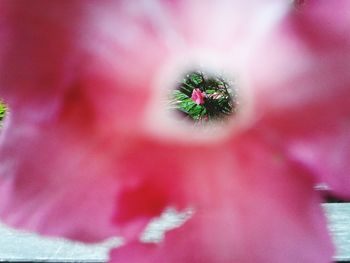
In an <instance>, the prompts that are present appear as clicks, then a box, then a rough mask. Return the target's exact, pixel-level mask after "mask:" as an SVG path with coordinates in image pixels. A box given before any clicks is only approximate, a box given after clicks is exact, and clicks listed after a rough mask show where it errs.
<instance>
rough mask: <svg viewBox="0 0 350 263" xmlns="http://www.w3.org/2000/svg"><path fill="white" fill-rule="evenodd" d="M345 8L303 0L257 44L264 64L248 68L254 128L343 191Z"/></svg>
mask: <svg viewBox="0 0 350 263" xmlns="http://www.w3.org/2000/svg"><path fill="white" fill-rule="evenodd" d="M349 8H350V4H349V2H348V1H332V2H329V1H305V3H303V4H302V5H301V6H300V7H299V8H298V9H297V10H296V11H294V12H291V14H290V16H289V18H288V19H286V20H285V22H284V23H283V24H282V25H281V27H279V28H277V29H276V30H275V32H274V34H271V38H270V39H269V40H270V41H269V42H268V43H266V45H264V46H262V47H260V49H258V51H257V53H256V55H257V56H256V57H255V58H257V60H258V61H267V63H266V64H264V65H260V64H254V65H253V66H252V69H253V70H252V71H251V76H252V82H253V83H254V84H255V86H256V87H257V89H256V92H255V93H254V96H255V99H254V103H255V105H254V107H255V111H256V112H257V113H258V114H259V124H258V126H260V128H259V129H260V131H261V132H262V133H264V134H265V137H266V138H267V140H268V141H269V142H270V143H279V144H284V145H285V148H286V151H288V152H289V154H290V157H291V158H294V159H295V160H296V161H298V162H299V163H300V164H302V165H304V167H305V168H307V169H310V171H312V172H313V174H314V176H315V178H317V181H318V182H320V183H326V184H329V186H330V187H331V188H332V190H333V191H334V192H335V193H336V194H338V195H341V196H343V197H347V198H350V180H349V179H348V174H349V172H350V166H349V165H348V162H347V161H346V160H348V158H349V156H350V144H349V143H350V141H349V140H348V139H347V136H346V134H348V132H349V124H348V123H349V121H348V116H349V115H350V89H349V87H350V74H349V72H348V69H349V68H350V37H349V34H347V33H346V32H348V31H349V30H350V23H349V14H348V11H347V10H349ZM271 43H273V45H271ZM264 98H267V99H264Z"/></svg>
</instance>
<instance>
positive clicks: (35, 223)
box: [0, 119, 119, 242]
mask: <svg viewBox="0 0 350 263" xmlns="http://www.w3.org/2000/svg"><path fill="white" fill-rule="evenodd" d="M11 121H12V123H11V124H10V127H9V129H8V130H7V131H6V132H5V134H2V135H4V136H3V138H2V142H1V143H2V144H1V151H0V156H1V157H0V158H1V160H2V161H1V164H0V173H1V177H0V195H1V196H0V215H1V217H2V219H3V220H4V222H6V223H9V224H10V225H12V226H17V227H21V228H26V229H30V230H36V231H39V232H40V233H43V234H48V235H59V236H65V237H69V238H73V239H78V240H81V241H87V242H92V241H98V240H101V239H103V238H106V237H109V236H113V235H116V233H117V230H118V229H117V226H115V224H113V221H112V217H113V214H114V213H115V200H116V198H117V197H118V196H117V193H118V192H117V191H118V187H119V185H118V182H117V181H116V177H114V169H115V164H114V160H113V156H111V155H110V151H109V150H108V149H107V147H106V145H108V140H106V141H104V140H103V139H102V138H97V137H93V136H89V134H87V133H85V134H84V133H77V130H75V131H74V132H73V131H72V130H68V129H66V127H64V125H65V124H64V123H61V124H60V125H58V126H51V127H50V126H38V125H31V124H26V123H22V124H18V123H15V122H14V121H13V119H12V120H11Z"/></svg>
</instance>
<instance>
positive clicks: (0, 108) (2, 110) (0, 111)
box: [0, 101, 7, 121]
mask: <svg viewBox="0 0 350 263" xmlns="http://www.w3.org/2000/svg"><path fill="white" fill-rule="evenodd" d="M6 111H7V108H6V106H5V104H3V103H2V102H1V101H0V121H2V119H3V118H4V117H5V115H6Z"/></svg>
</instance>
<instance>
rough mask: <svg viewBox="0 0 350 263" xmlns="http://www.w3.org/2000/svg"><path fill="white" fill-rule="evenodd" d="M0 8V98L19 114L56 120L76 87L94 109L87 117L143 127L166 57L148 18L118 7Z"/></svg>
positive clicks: (13, 4) (40, 3)
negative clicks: (150, 99)
mask: <svg viewBox="0 0 350 263" xmlns="http://www.w3.org/2000/svg"><path fill="white" fill-rule="evenodd" d="M0 5H1V17H2V18H1V24H0V30H1V42H0V50H1V52H0V69H1V72H3V74H2V77H1V78H0V94H1V97H2V98H3V99H5V100H6V102H7V103H8V104H9V105H10V107H11V108H12V110H16V111H17V115H18V116H19V114H21V116H22V118H24V119H26V120H29V119H32V120H33V121H47V120H51V119H52V118H57V115H60V114H61V111H62V108H63V107H64V106H65V105H63V104H64V103H65V102H66V101H65V99H66V97H68V96H71V99H72V103H74V100H75V99H76V98H77V97H78V96H77V94H76V93H77V92H76V91H77V89H81V90H83V93H84V94H83V95H84V96H85V99H86V102H87V103H89V104H90V106H91V108H92V110H93V114H94V115H92V116H90V117H96V116H95V115H97V116H98V118H99V122H101V125H102V124H103V125H104V126H105V122H109V123H110V125H112V126H113V125H116V123H117V125H118V126H119V127H120V126H123V125H124V124H126V125H128V126H133V127H134V126H135V122H137V121H140V118H141V116H140V115H141V113H143V111H144V109H145V107H146V104H147V103H148V98H149V97H150V92H149V88H150V87H151V83H152V82H153V81H154V80H153V79H152V77H151V76H155V72H157V71H158V70H159V67H160V66H161V65H162V60H163V59H164V57H166V56H165V54H164V52H165V49H164V45H165V44H164V43H163V42H162V41H159V38H157V37H153V35H152V30H153V28H152V27H151V26H149V23H148V21H147V19H148V17H147V14H142V13H134V11H133V9H132V8H130V7H129V6H128V5H125V4H122V3H121V2H120V1H91V2H89V3H87V2H86V1H79V0H78V1H64V2H62V1H59V0H58V1H56V0H53V1H45V0H34V1H32V2H31V3H30V4H25V3H23V2H21V1H2V2H1V4H0ZM132 28H133V30H134V31H133V32H131V31H130V30H131V29H132ZM127 37H129V39H128V38H127ZM141 43H142V47H143V49H142V48H140V44H141ZM143 50H147V52H143ZM136 61H137V63H136ZM136 65H137V68H135V70H130V69H131V68H134V67H135V66H136ZM117 113H118V114H117Z"/></svg>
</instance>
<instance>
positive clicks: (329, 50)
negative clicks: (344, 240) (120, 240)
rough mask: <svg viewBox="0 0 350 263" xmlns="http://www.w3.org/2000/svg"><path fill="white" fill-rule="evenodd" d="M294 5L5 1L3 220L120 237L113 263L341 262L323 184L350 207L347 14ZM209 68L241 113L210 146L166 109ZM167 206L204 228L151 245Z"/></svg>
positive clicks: (271, 0) (183, 230) (82, 235)
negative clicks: (318, 188)
mask: <svg viewBox="0 0 350 263" xmlns="http://www.w3.org/2000/svg"><path fill="white" fill-rule="evenodd" d="M290 2H291V1H280V0H267V1H256V0H249V1H224V0H222V1H196V0H186V1H182V0H178V1H160V0H159V1H157V0H155V1H126V0H125V1H122V0H120V1H108V0H106V1H102V0H96V1H93V0H92V1H86V0H81V1H78V0H77V1H73V0H72V1H62V0H57V1H55V0H50V1H46V0H42V1H34V0H33V1H31V2H30V4H26V3H25V2H24V1H16V0H8V1H5V0H4V1H1V8H0V12H1V14H0V17H1V20H0V38H1V41H0V67H1V70H0V72H1V75H0V94H1V97H3V98H4V99H5V100H6V102H7V103H8V104H9V106H10V108H11V111H10V116H9V118H7V119H6V123H5V125H4V128H3V130H2V132H1V137H0V160H1V161H0V216H1V218H2V220H3V221H4V222H6V223H8V224H10V225H12V226H15V227H19V228H24V229H29V230H34V231H37V232H39V233H42V234H45V235H58V236H64V237H68V238H71V239H76V240H81V241H85V242H97V241H100V240H102V239H104V238H107V237H111V236H115V235H123V236H124V237H125V239H126V246H124V247H122V248H120V249H115V250H113V251H112V253H111V261H114V262H130V263H131V262H137V263H142V262H154V263H158V262H169V263H175V262H176V263H178V262H186V263H198V262H208V263H211V262H216V263H228V262H230V263H231V262H240V263H243V262H247V263H250V262H259V263H280V262H284V263H295V262H298V263H314V262H319V263H326V262H330V261H331V256H332V254H333V252H334V251H333V247H332V245H331V241H330V238H329V234H328V232H327V228H326V222H325V219H324V216H323V213H322V211H321V207H320V204H319V203H320V201H321V198H320V196H319V194H318V193H317V192H315V191H314V186H315V184H317V183H320V182H322V183H326V184H328V185H329V186H330V188H331V189H332V191H333V193H334V194H335V195H338V196H341V197H344V198H350V191H349V190H350V180H349V178H348V173H349V171H350V166H349V165H350V164H349V162H348V160H349V158H350V137H349V133H350V122H349V116H350V115H349V114H350V101H349V100H350V88H349V86H350V74H349V68H350V65H349V64H350V34H349V30H350V23H349V17H348V10H349V9H350V2H349V1H348V0H338V1H326V0H310V1H298V2H300V3H302V5H300V6H299V4H297V3H296V5H297V8H295V5H293V4H291V3H290ZM203 19H205V22H203V21H204V20H203ZM202 65H204V66H207V67H208V69H213V70H218V71H221V70H222V71H223V72H227V74H228V75H232V77H233V78H234V80H235V81H236V83H237V90H238V95H239V102H240V108H239V111H238V112H237V114H236V115H235V116H234V117H233V118H232V120H231V122H229V123H228V124H227V125H226V126H223V127H217V129H214V130H215V131H213V132H212V133H210V131H209V135H208V131H207V130H196V132H193V127H192V126H191V127H189V126H186V125H180V124H179V122H178V121H177V120H176V119H174V118H172V117H169V116H168V115H167V111H166V110H164V109H163V108H162V107H163V106H162V105H163V103H162V102H163V101H164V98H166V97H167V95H168V94H169V90H170V89H171V88H175V86H176V85H175V84H176V81H178V80H179V79H181V76H183V75H182V74H183V73H184V71H185V70H193V67H195V68H196V67H197V66H202ZM194 70H195V69H194ZM185 73H186V72H185ZM167 207H175V208H177V209H178V210H182V209H186V208H191V209H193V210H194V215H193V216H192V218H191V219H189V220H188V221H187V222H186V223H185V224H184V225H183V226H182V227H180V228H178V229H175V230H172V231H171V232H169V233H168V234H167V235H166V238H165V240H164V242H163V243H160V244H143V243H139V242H138V236H139V234H140V231H141V230H142V229H143V228H144V226H145V225H146V224H147V223H148V222H149V221H150V220H151V219H152V218H154V217H156V216H158V215H159V214H160V213H161V212H162V211H164V209H165V208H167Z"/></svg>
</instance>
